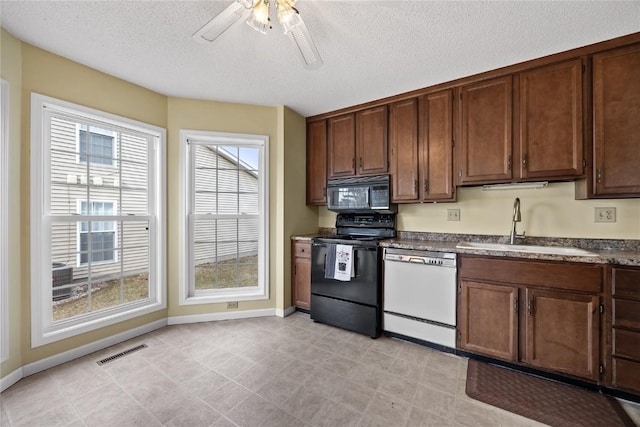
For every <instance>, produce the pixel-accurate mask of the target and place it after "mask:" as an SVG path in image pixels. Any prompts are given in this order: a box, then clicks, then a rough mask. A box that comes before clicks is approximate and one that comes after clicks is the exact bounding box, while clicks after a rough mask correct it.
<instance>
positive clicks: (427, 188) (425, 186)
mask: <svg viewBox="0 0 640 427" xmlns="http://www.w3.org/2000/svg"><path fill="white" fill-rule="evenodd" d="M424 192H425V193H428V192H429V180H428V179H425V180H424Z"/></svg>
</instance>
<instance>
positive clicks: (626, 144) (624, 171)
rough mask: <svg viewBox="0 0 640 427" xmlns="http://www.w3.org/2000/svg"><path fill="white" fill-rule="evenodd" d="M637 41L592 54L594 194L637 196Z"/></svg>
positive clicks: (639, 142)
mask: <svg viewBox="0 0 640 427" xmlns="http://www.w3.org/2000/svg"><path fill="white" fill-rule="evenodd" d="M638 76H640V44H639V45H634V46H630V47H626V48H621V49H616V50H612V51H609V52H604V53H601V54H597V55H594V56H593V145H594V159H593V169H594V175H595V176H594V177H593V178H594V180H595V183H594V194H595V195H598V196H600V195H611V196H616V195H620V196H629V197H631V196H633V197H638V196H640V167H639V166H638V165H640V78H638Z"/></svg>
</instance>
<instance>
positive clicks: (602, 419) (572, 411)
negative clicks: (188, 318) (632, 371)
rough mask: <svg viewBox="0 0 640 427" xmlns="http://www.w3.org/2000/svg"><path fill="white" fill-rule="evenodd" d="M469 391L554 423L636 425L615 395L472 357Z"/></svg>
mask: <svg viewBox="0 0 640 427" xmlns="http://www.w3.org/2000/svg"><path fill="white" fill-rule="evenodd" d="M467 395H468V396H469V397H471V398H473V399H476V400H479V401H481V402H484V403H488V404H489V405H493V406H497V407H498V408H502V409H506V410H507V411H509V412H513V413H515V414H518V415H522V416H523V417H527V418H529V419H532V420H536V421H539V422H541V423H545V424H548V425H550V426H554V427H560V426H563V427H564V426H576V427H578V426H579V427H587V426H594V427H601V426H607V427H614V426H621V427H626V426H628V427H634V426H635V423H634V422H633V421H632V420H631V418H629V416H628V415H627V413H626V412H625V411H624V409H622V407H621V406H620V404H619V403H618V402H617V401H616V400H615V399H614V398H612V397H609V396H606V395H603V394H600V393H597V392H595V391H591V390H586V389H583V388H580V387H575V386H571V385H567V384H562V383H559V382H556V381H552V380H548V379H545V378H540V377H536V376H533V375H529V374H525V373H522V372H518V371H514V370H512V369H508V368H503V367H499V366H495V365H490V364H488V363H484V362H479V361H477V360H472V359H471V360H469V368H468V370H467Z"/></svg>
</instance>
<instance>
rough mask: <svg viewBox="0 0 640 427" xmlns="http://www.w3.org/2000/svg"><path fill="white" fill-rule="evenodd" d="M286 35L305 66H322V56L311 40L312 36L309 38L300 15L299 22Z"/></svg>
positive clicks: (310, 67) (313, 67)
mask: <svg viewBox="0 0 640 427" xmlns="http://www.w3.org/2000/svg"><path fill="white" fill-rule="evenodd" d="M287 36H288V37H289V39H290V40H291V42H292V43H293V45H294V46H295V47H296V48H297V49H298V52H299V53H300V59H302V62H303V63H304V67H305V68H307V69H310V70H313V69H316V68H319V67H320V66H322V58H321V57H320V54H319V53H318V48H317V47H316V44H315V43H314V42H313V38H311V34H309V30H308V29H307V26H306V25H305V23H304V21H303V20H302V17H300V23H299V24H298V25H296V26H295V27H294V28H292V29H291V30H289V32H288V33H287Z"/></svg>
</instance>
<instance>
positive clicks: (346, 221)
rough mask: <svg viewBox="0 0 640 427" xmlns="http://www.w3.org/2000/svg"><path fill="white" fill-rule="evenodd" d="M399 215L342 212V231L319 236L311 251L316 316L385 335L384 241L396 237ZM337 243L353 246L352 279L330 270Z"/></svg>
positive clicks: (338, 226)
mask: <svg viewBox="0 0 640 427" xmlns="http://www.w3.org/2000/svg"><path fill="white" fill-rule="evenodd" d="M395 226H396V216H395V214H393V213H349V214H338V216H337V218H336V235H335V236H324V237H318V238H315V239H314V240H313V245H312V249H311V319H313V320H314V321H317V322H321V323H326V324H329V325H333V326H337V327H340V328H343V329H348V330H351V331H354V332H359V333H362V334H365V335H369V336H370V337H372V338H376V337H378V336H380V333H381V331H382V324H381V322H382V250H381V248H380V246H379V242H380V241H381V240H383V239H388V238H392V237H395V235H396V229H395ZM332 245H347V246H349V247H350V248H351V251H352V257H353V261H352V262H353V265H352V272H351V277H350V279H347V280H338V279H336V278H332V277H331V274H329V275H328V274H327V258H329V259H330V260H332V259H333V258H332V257H331V256H329V257H328V255H330V253H329V251H331V250H335V248H332Z"/></svg>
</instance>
